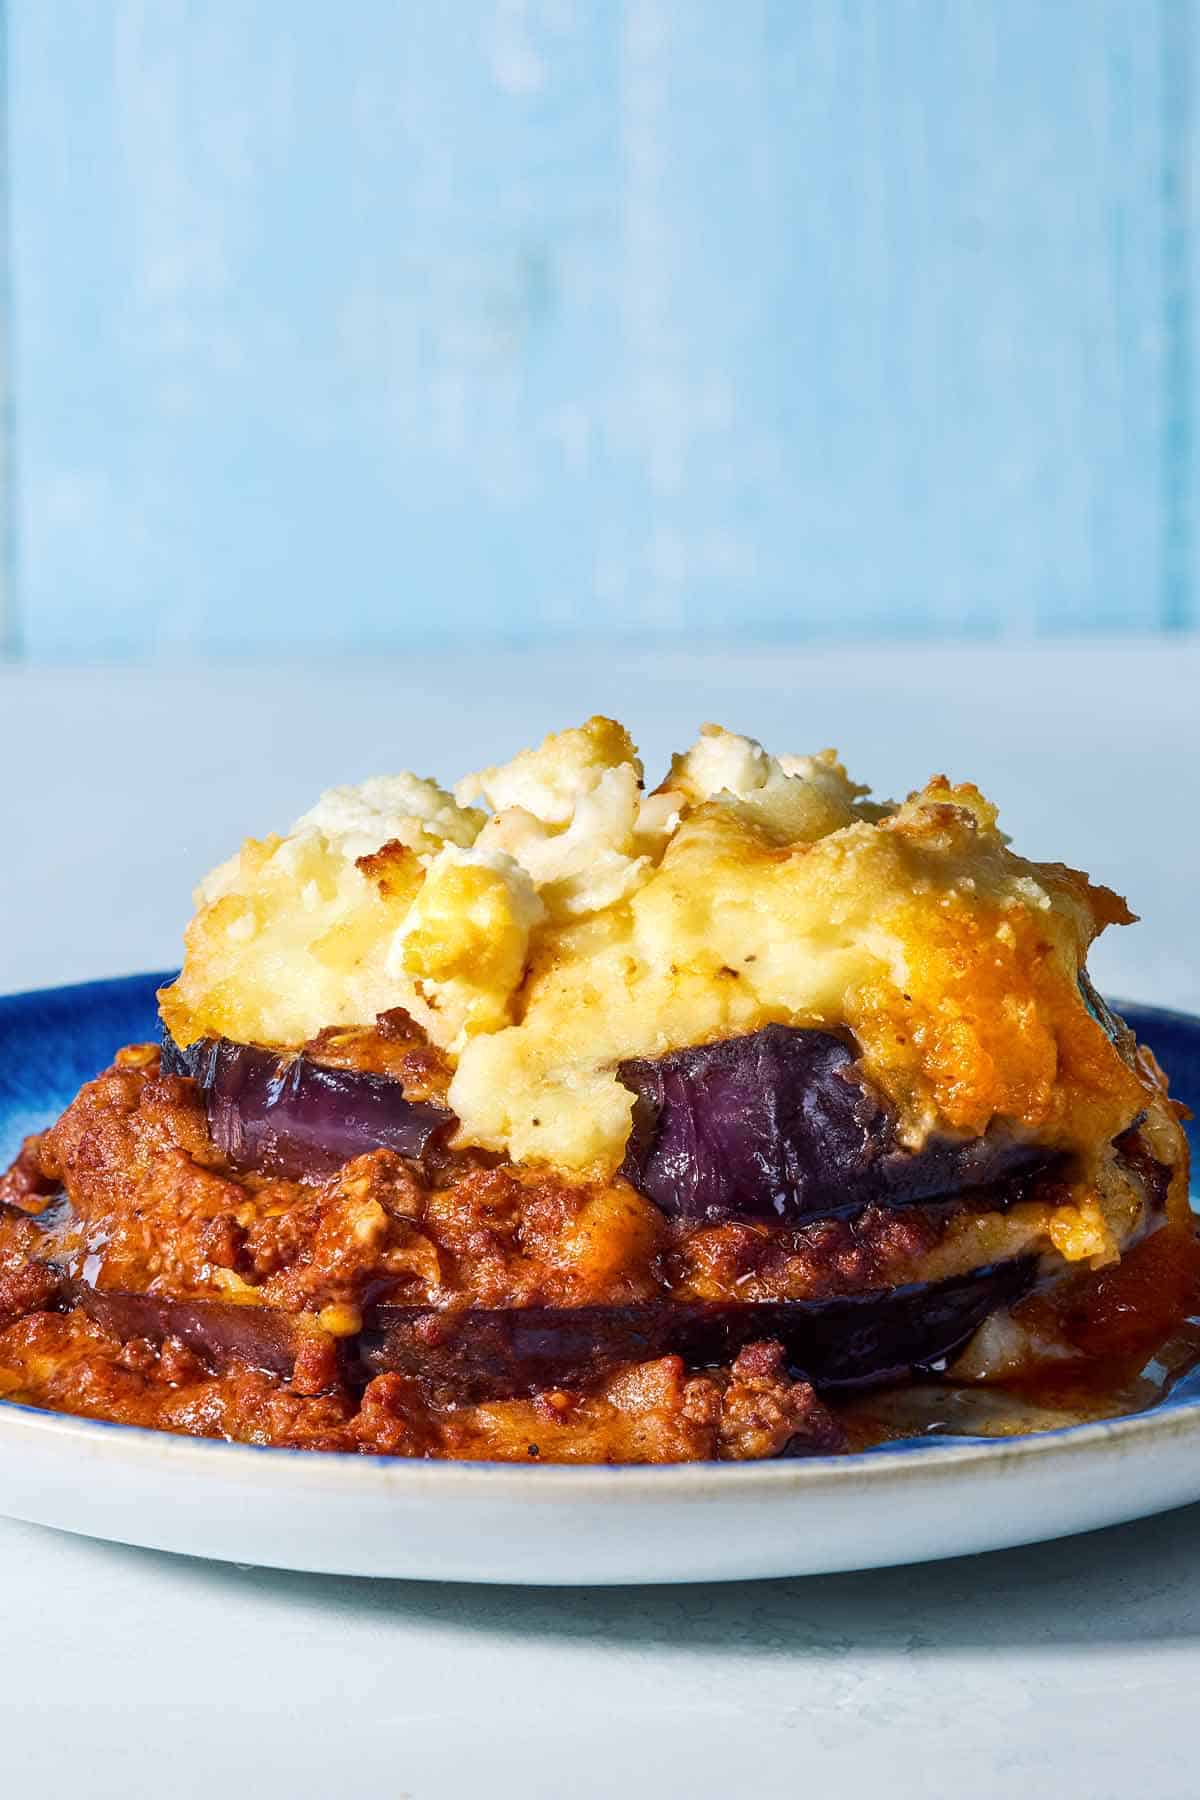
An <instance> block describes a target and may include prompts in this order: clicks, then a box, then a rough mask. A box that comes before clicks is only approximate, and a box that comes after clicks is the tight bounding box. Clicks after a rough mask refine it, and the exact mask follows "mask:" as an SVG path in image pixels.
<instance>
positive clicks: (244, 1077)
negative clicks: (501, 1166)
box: [162, 1032, 455, 1177]
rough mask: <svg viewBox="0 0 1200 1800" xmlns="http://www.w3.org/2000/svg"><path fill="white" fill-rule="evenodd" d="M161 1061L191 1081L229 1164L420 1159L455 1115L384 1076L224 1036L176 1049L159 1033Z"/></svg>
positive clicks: (302, 1166)
mask: <svg viewBox="0 0 1200 1800" xmlns="http://www.w3.org/2000/svg"><path fill="white" fill-rule="evenodd" d="M162 1067H163V1072H164V1074H167V1075H190V1076H191V1078H192V1080H193V1081H195V1083H196V1084H197V1086H198V1087H199V1089H200V1092H201V1094H202V1095H203V1096H204V1106H205V1110H206V1112H207V1115H208V1128H209V1132H210V1133H211V1135H212V1140H213V1143H214V1144H215V1145H216V1147H217V1149H218V1150H220V1151H221V1153H222V1154H223V1155H224V1156H227V1157H228V1158H229V1160H230V1162H231V1163H232V1164H233V1165H234V1167H235V1168H243V1169H262V1170H265V1171H266V1172H268V1173H270V1174H275V1175H289V1176H292V1177H300V1176H304V1175H318V1176H320V1175H329V1174H332V1173H333V1172H334V1170H335V1169H339V1168H340V1167H341V1166H342V1164H343V1163H345V1162H349V1161H350V1160H351V1158H353V1157H355V1156H362V1155H363V1154H364V1153H365V1152H366V1151H368V1150H378V1149H381V1148H383V1149H387V1150H395V1151H397V1152H398V1153H399V1154H400V1155H401V1156H408V1157H412V1158H414V1159H416V1160H419V1159H420V1158H421V1157H422V1156H424V1154H425V1153H426V1151H427V1150H428V1149H429V1148H430V1146H431V1145H432V1144H434V1143H435V1142H437V1141H439V1140H440V1139H442V1138H444V1137H445V1136H447V1135H448V1134H449V1132H450V1131H451V1130H452V1129H453V1127H454V1124H455V1118H454V1114H453V1113H451V1112H448V1111H447V1110H446V1108H445V1107H443V1106H435V1105H434V1104H433V1103H432V1102H431V1101H428V1100H408V1099H406V1098H405V1095H404V1089H403V1088H402V1087H401V1085H400V1083H399V1082H398V1081H392V1080H391V1079H389V1077H388V1076H386V1075H375V1074H369V1073H367V1072H365V1071H362V1070H357V1069H334V1068H330V1067H329V1066H328V1065H327V1064H325V1063H318V1062H313V1061H312V1060H311V1059H310V1058H309V1057H307V1056H305V1055H303V1054H299V1055H295V1056H281V1055H280V1054H279V1053H278V1052H277V1051H274V1050H264V1049H261V1048H260V1047H259V1046H258V1045H257V1044H235V1043H233V1042H232V1041H231V1040H230V1039H229V1038H201V1039H200V1040H199V1041H198V1042H197V1043H195V1044H191V1045H189V1046H188V1048H187V1049H186V1050H181V1049H180V1048H179V1046H178V1045H177V1044H176V1043H175V1041H174V1039H173V1038H171V1036H170V1035H169V1033H166V1032H164V1033H163V1045H162Z"/></svg>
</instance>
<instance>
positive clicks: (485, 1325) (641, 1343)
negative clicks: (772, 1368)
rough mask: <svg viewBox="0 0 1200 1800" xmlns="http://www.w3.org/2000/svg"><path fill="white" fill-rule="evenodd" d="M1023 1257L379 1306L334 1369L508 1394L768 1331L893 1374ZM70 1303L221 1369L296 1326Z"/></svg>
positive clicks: (724, 1348)
mask: <svg viewBox="0 0 1200 1800" xmlns="http://www.w3.org/2000/svg"><path fill="white" fill-rule="evenodd" d="M1035 1266H1036V1264H1035V1259H1034V1258H1032V1257H1021V1258H1017V1259H1013V1260H1012V1261H1009V1262H1004V1263H996V1264H993V1265H991V1266H990V1267H987V1268H983V1269H978V1270H975V1271H974V1272H973V1273H971V1274H969V1275H960V1276H955V1277H953V1278H951V1279H949V1280H946V1281H940V1282H915V1283H912V1284H910V1285H908V1286H905V1287H897V1288H886V1289H881V1290H877V1291H876V1292H874V1293H867V1294H857V1295H853V1296H850V1297H848V1298H841V1299H835V1300H782V1301H764V1302H741V1303H727V1302H721V1301H716V1302H708V1301H702V1302H684V1303H678V1302H673V1301H666V1300H664V1301H648V1302H642V1303H640V1304H630V1305H621V1306H579V1307H548V1306H530V1307H511V1308H507V1309H500V1308H497V1309H487V1308H479V1307H471V1308H467V1309H465V1310H462V1311H458V1312H448V1311H444V1310H438V1309H436V1308H434V1307H424V1306H386V1305H384V1306H376V1307H375V1308H373V1309H372V1310H370V1311H369V1312H368V1313H367V1315H366V1318H365V1321H364V1326H363V1329H362V1331H361V1332H360V1333H358V1335H357V1336H356V1337H351V1338H345V1339H342V1340H340V1342H339V1354H340V1356H341V1366H342V1373H343V1376H344V1378H345V1379H346V1380H347V1381H348V1382H349V1384H350V1385H351V1386H363V1385H365V1384H366V1382H368V1381H369V1380H371V1378H372V1377H373V1376H375V1375H383V1374H392V1373H394V1374H401V1375H407V1376H410V1377H413V1378H415V1379H417V1380H419V1381H420V1382H421V1383H422V1384H423V1385H424V1386H425V1387H426V1388H427V1389H428V1390H429V1391H430V1393H431V1394H432V1395H433V1396H434V1397H435V1398H437V1399H438V1400H439V1401H443V1402H453V1401H461V1402H464V1403H470V1402H476V1401H480V1400H498V1399H507V1398H514V1397H516V1396H519V1395H526V1394H532V1393H538V1392H540V1391H543V1390H545V1389H547V1388H579V1387H586V1386H587V1385H588V1384H589V1383H590V1382H593V1381H596V1380H599V1379H601V1378H603V1377H604V1376H605V1375H607V1374H610V1373H612V1372H613V1371H614V1370H615V1369H617V1368H618V1367H620V1366H621V1365H623V1364H626V1363H636V1362H647V1361H651V1360H653V1359H655V1358H657V1357H660V1356H669V1355H677V1356H681V1357H682V1358H683V1360H684V1362H685V1363H686V1364H687V1365H688V1366H689V1367H690V1368H694V1369H699V1368H707V1367H713V1366H716V1365H720V1364H723V1363H729V1362H731V1361H732V1360H733V1358H734V1357H735V1356H736V1355H737V1353H738V1351H739V1350H742V1349H744V1348H745V1346H746V1345H747V1344H751V1343H757V1342H760V1341H761V1340H763V1339H774V1340H777V1341H778V1342H779V1343H781V1344H782V1346H783V1349H784V1352H785V1355H786V1357H787V1361H788V1365H789V1367H790V1369H791V1371H792V1372H793V1374H795V1375H797V1376H802V1377H804V1378H806V1379H807V1380H808V1381H810V1382H811V1383H812V1385H813V1386H814V1387H815V1388H816V1389H817V1390H818V1391H823V1392H829V1391H831V1390H832V1391H835V1392H836V1391H837V1390H838V1389H846V1388H854V1387H859V1386H863V1385H866V1384H868V1383H874V1382H882V1381H889V1380H897V1379H903V1378H904V1377H905V1376H907V1375H908V1374H909V1373H910V1372H911V1371H912V1370H913V1369H915V1368H921V1367H925V1366H928V1365H930V1364H933V1363H936V1362H938V1361H939V1360H941V1359H942V1358H943V1357H946V1356H949V1355H951V1354H952V1353H953V1352H954V1351H956V1350H957V1349H959V1348H960V1346H961V1345H963V1344H964V1343H966V1341H967V1339H968V1338H969V1337H970V1336H971V1334H972V1332H974V1331H975V1330H976V1328H977V1327H978V1326H979V1325H981V1324H982V1322H983V1320H984V1319H985V1318H986V1317H987V1315H988V1313H990V1312H992V1311H993V1310H994V1309H995V1308H997V1307H1000V1306H1007V1305H1011V1304H1012V1303H1013V1302H1014V1301H1015V1300H1017V1299H1019V1298H1020V1297H1021V1295H1022V1294H1024V1293H1025V1292H1026V1291H1027V1290H1028V1288H1029V1287H1030V1285H1031V1283H1032V1281H1033V1278H1034V1272H1035ZM60 1304H63V1305H67V1306H70V1305H75V1306H78V1307H80V1308H82V1310H83V1311H84V1312H85V1313H86V1314H87V1315H88V1317H89V1318H91V1319H93V1320H94V1321H95V1323H96V1324H98V1325H99V1326H101V1327H102V1329H104V1330H106V1331H108V1332H110V1333H111V1334H112V1335H113V1336H114V1337H117V1338H121V1339H128V1338H133V1337H138V1338H148V1339H150V1340H151V1341H152V1342H155V1343H161V1342H162V1341H163V1340H164V1339H165V1338H168V1337H174V1338H179V1339H180V1340H181V1341H182V1342H183V1343H184V1344H186V1345H187V1347H188V1348H189V1349H190V1350H193V1351H195V1352H196V1353H197V1354H198V1355H200V1356H202V1357H204V1358H206V1359H207V1360H208V1361H209V1362H210V1363H211V1364H212V1365H213V1366H215V1367H217V1368H219V1369H221V1368H226V1367H228V1366H229V1365H230V1364H232V1363H235V1362H241V1363H247V1364H249V1365H251V1366H252V1367H255V1368H258V1369H262V1370H265V1371H266V1372H268V1373H270V1374H273V1375H277V1376H280V1377H283V1378H286V1377H287V1376H289V1375H290V1374H291V1372H292V1369H293V1366H294V1363H295V1359H296V1354H297V1351H298V1349H299V1346H300V1343H301V1341H302V1338H303V1337H304V1336H305V1335H306V1333H305V1325H304V1322H303V1321H302V1320H300V1319H298V1317H297V1315H295V1314H293V1313H284V1312H278V1311H273V1310H271V1309H269V1308H267V1307H254V1306H235V1305H233V1304H231V1303H230V1302H229V1301H221V1300H172V1299H167V1298H165V1297H159V1296H156V1295H148V1294H128V1293H119V1292H111V1291H106V1290H100V1289H96V1288H92V1287H90V1286H88V1285H87V1284H86V1283H83V1282H71V1283H67V1284H65V1285H64V1290H63V1293H62V1296H61V1300H60Z"/></svg>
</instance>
